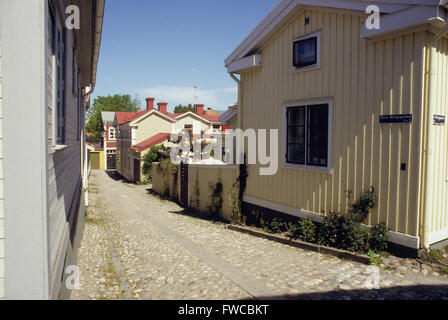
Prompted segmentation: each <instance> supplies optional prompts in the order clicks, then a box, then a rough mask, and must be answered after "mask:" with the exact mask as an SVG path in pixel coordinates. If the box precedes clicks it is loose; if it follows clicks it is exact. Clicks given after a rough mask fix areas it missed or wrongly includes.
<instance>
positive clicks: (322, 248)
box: [226, 225, 370, 265]
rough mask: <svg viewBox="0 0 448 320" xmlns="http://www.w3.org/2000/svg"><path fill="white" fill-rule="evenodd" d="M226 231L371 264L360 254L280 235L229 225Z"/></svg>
mask: <svg viewBox="0 0 448 320" xmlns="http://www.w3.org/2000/svg"><path fill="white" fill-rule="evenodd" d="M226 229H229V230H233V231H238V232H241V233H246V234H249V235H251V236H255V237H259V238H264V239H267V240H270V241H275V242H278V243H281V244H286V245H288V246H292V247H295V248H300V249H305V250H310V251H314V252H318V253H323V254H329V255H332V256H335V257H337V258H340V259H347V260H352V261H355V262H359V263H363V264H368V265H369V264H370V258H369V257H367V256H363V255H361V254H358V253H354V252H350V251H346V250H341V249H336V248H330V247H325V246H321V245H317V244H313V243H309V242H304V241H300V240H290V239H288V238H285V237H282V236H279V235H274V234H270V233H267V232H264V231H259V230H254V229H251V228H247V227H242V226H236V225H227V226H226Z"/></svg>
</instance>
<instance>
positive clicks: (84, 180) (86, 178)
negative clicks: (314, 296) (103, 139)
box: [82, 87, 95, 207]
mask: <svg viewBox="0 0 448 320" xmlns="http://www.w3.org/2000/svg"><path fill="white" fill-rule="evenodd" d="M94 92H95V87H90V90H89V91H88V92H86V93H84V94H83V95H82V101H83V105H84V103H85V101H86V98H87V96H88V97H89V99H90V96H91V95H92V94H93V93H94ZM85 133H86V123H85V121H84V148H83V149H84V168H83V169H84V170H83V175H82V187H83V188H84V191H85V193H84V194H85V197H84V200H85V206H86V207H88V206H89V168H88V166H89V159H88V158H89V157H88V154H89V151H88V149H87V141H86V134H85Z"/></svg>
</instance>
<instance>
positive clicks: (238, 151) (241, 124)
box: [229, 73, 244, 164]
mask: <svg viewBox="0 0 448 320" xmlns="http://www.w3.org/2000/svg"><path fill="white" fill-rule="evenodd" d="M229 75H230V77H231V78H232V79H233V80H234V81H235V82H236V83H237V84H238V119H237V123H238V127H237V129H241V130H242V129H243V112H242V109H243V106H242V103H241V102H242V92H241V89H242V88H241V87H242V85H241V80H240V79H238V77H237V76H235V74H233V73H229ZM241 146H242V145H241V144H240V147H241ZM243 153H244V150H237V154H238V157H236V159H243V157H242V154H243ZM236 163H237V164H238V161H237V162H236Z"/></svg>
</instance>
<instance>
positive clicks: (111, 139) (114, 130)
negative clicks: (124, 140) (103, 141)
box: [108, 127, 117, 141]
mask: <svg viewBox="0 0 448 320" xmlns="http://www.w3.org/2000/svg"><path fill="white" fill-rule="evenodd" d="M108 131H109V132H108V140H109V141H117V129H115V128H114V127H109V130H108ZM112 131H113V134H114V138H111V134H112Z"/></svg>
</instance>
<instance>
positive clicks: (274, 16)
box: [224, 0, 448, 68]
mask: <svg viewBox="0 0 448 320" xmlns="http://www.w3.org/2000/svg"><path fill="white" fill-rule="evenodd" d="M443 1H445V0H442V2H443ZM440 3H441V2H440V0H370V1H367V0H283V1H281V2H280V3H279V4H278V5H277V6H276V7H275V8H274V9H273V10H272V11H271V12H270V13H269V14H268V15H267V16H266V18H264V19H263V20H262V21H261V22H260V24H259V25H258V26H257V27H256V28H255V29H254V30H253V31H252V32H251V33H250V34H249V36H247V38H246V39H245V40H244V41H243V42H241V44H240V45H239V46H238V47H237V48H236V49H235V50H234V51H233V52H232V53H231V54H230V55H229V56H228V57H227V59H225V62H224V63H225V66H226V68H228V67H229V66H230V65H231V64H232V63H234V62H235V61H238V60H240V59H242V58H245V57H246V56H247V55H248V54H250V53H253V52H254V50H255V51H256V49H257V48H258V49H259V48H260V47H261V45H262V44H263V43H266V42H267V41H268V40H267V39H270V38H271V37H272V36H273V35H274V34H275V33H276V31H278V30H279V29H281V28H283V27H284V24H285V23H287V22H288V21H289V19H290V18H291V17H292V16H294V14H295V13H297V12H299V11H300V9H301V7H302V6H314V7H317V6H319V7H326V8H339V9H348V10H355V11H362V12H365V10H366V8H367V6H368V5H369V4H375V5H377V6H378V7H379V8H380V12H381V13H383V14H390V13H394V12H399V11H402V10H406V9H408V8H410V7H413V6H418V7H432V8H436V7H438V6H439V4H440ZM447 5H448V3H447Z"/></svg>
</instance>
